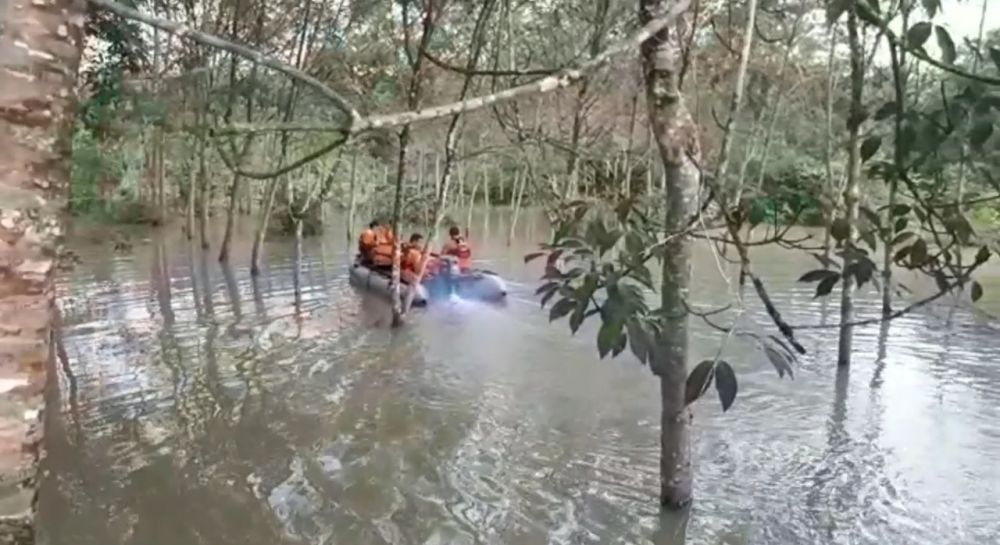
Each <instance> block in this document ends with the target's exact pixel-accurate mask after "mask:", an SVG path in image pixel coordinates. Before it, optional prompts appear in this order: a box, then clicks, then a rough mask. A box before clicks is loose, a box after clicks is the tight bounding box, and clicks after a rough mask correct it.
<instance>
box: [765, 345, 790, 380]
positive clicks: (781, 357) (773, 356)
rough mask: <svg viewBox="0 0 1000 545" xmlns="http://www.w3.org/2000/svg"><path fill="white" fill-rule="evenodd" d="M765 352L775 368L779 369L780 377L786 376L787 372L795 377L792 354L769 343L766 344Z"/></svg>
mask: <svg viewBox="0 0 1000 545" xmlns="http://www.w3.org/2000/svg"><path fill="white" fill-rule="evenodd" d="M764 354H766V355H767V359H768V360H770V361H771V365H773V366H774V369H775V370H776V371H778V378H785V373H788V376H789V377H793V375H792V358H791V356H789V355H788V354H787V353H785V352H784V351H781V350H776V349H774V348H772V347H771V346H768V345H764Z"/></svg>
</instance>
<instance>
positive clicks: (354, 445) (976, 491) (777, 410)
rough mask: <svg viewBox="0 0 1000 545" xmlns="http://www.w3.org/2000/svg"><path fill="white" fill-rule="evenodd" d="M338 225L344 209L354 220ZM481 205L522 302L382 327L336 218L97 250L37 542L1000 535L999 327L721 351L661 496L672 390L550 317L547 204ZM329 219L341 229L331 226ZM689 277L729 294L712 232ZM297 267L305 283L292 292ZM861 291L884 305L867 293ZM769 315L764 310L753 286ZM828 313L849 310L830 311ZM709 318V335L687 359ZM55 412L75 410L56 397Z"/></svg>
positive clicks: (802, 314)
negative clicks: (514, 217)
mask: <svg viewBox="0 0 1000 545" xmlns="http://www.w3.org/2000/svg"><path fill="white" fill-rule="evenodd" d="M333 224H334V225H341V224H342V222H339V221H334V222H333ZM509 230H510V229H509V226H508V224H507V216H506V215H505V214H503V213H499V212H496V211H495V212H493V213H492V217H490V215H486V216H485V217H484V216H483V215H479V216H475V217H473V222H472V226H471V229H470V235H471V238H472V240H473V242H474V243H475V245H476V248H477V254H478V256H479V257H480V258H481V259H482V261H483V263H484V266H485V267H488V268H490V269H492V270H495V271H497V272H499V273H500V274H503V275H504V276H506V277H507V278H508V279H509V280H510V287H511V297H510V299H511V300H510V301H509V303H508V304H507V305H506V306H503V307H495V306H484V305H478V304H473V303H461V304H455V305H443V306H438V307H431V308H429V309H426V310H421V311H418V312H417V313H416V314H415V315H414V316H413V317H412V319H411V320H410V324H409V325H408V326H407V327H406V328H404V329H402V330H398V331H391V330H389V329H388V328H387V324H388V309H387V308H386V305H385V303H384V302H383V301H381V300H379V299H375V298H371V297H367V296H365V295H364V294H361V293H358V292H357V291H355V290H354V289H352V288H351V287H349V285H348V282H347V275H346V272H347V264H348V258H349V254H348V251H347V247H346V246H345V245H344V243H343V242H341V241H343V239H344V237H343V234H342V233H330V234H328V235H327V236H326V237H324V238H323V239H322V240H307V241H306V243H305V246H304V248H303V250H302V253H303V255H302V259H301V263H299V264H298V265H299V266H298V271H299V274H297V275H296V274H294V273H295V270H296V263H295V262H296V260H295V259H294V257H295V254H296V250H295V248H294V243H293V242H291V241H289V242H280V243H272V244H271V245H270V246H269V249H268V251H269V253H270V255H269V256H268V261H267V267H266V269H265V271H264V272H263V274H262V275H261V276H260V277H258V278H252V277H251V276H250V275H249V274H248V268H247V267H246V266H245V264H246V263H248V255H247V254H248V252H247V247H248V246H249V237H243V239H241V240H240V241H239V244H237V247H236V248H235V249H234V253H233V262H234V265H232V266H227V267H221V266H220V265H219V264H218V263H216V261H215V259H214V253H205V252H202V251H201V249H200V248H194V247H192V246H190V245H188V244H187V243H186V241H184V240H182V239H180V238H174V237H167V238H162V237H153V238H152V239H150V240H148V241H145V242H143V243H141V244H136V250H135V252H134V254H133V255H128V256H117V255H114V254H112V253H111V252H110V251H108V250H105V249H103V248H87V247H78V251H79V253H80V254H81V255H82V256H83V257H84V264H83V265H82V266H80V267H78V268H77V270H76V271H74V272H73V273H71V274H70V275H68V276H67V277H65V278H63V279H62V280H61V284H60V294H61V303H60V304H61V308H62V312H63V322H64V329H63V331H62V332H61V334H62V336H61V337H60V338H58V339H57V345H56V346H57V353H58V355H59V362H60V363H61V364H62V365H61V366H59V370H58V373H56V374H55V375H54V378H53V380H54V381H55V382H56V383H57V388H54V389H53V390H52V394H51V395H52V396H53V397H52V399H51V404H50V407H53V408H56V409H57V410H52V411H49V412H48V414H47V426H48V428H47V429H48V432H47V435H46V442H47V447H48V458H47V459H46V461H45V469H46V474H45V475H46V476H45V479H44V482H43V487H42V494H41V515H40V516H41V528H42V531H43V534H44V535H43V536H42V540H43V542H44V543H49V544H52V545H57V544H60V545H61V544H66V545H85V544H93V545H111V544H116V543H123V544H124V543H128V544H136V545H157V544H163V545H168V544H169V545H195V544H200V543H204V544H213V545H221V544H226V543H233V544H237V543H238V544H250V545H253V544H261V545H264V544H267V545H274V544H279V543H315V544H352V545H353V544H359V545H360V544H380V543H391V544H452V543H458V544H462V543H486V544H545V543H602V544H603V543H650V542H652V543H657V544H680V543H683V542H684V540H685V538H686V539H687V543H693V544H712V545H717V544H729V545H736V544H761V543H765V544H770V543H774V544H798V543H803V544H806V543H809V544H811V543H836V544H873V545H874V544H880V545H881V544H900V545H902V544H907V545H909V544H922V543H926V544H966V543H988V542H992V541H993V540H995V539H996V536H997V535H1000V522H998V521H1000V500H998V496H997V492H996V491H997V490H1000V466H998V465H997V464H996V463H995V462H994V459H995V453H997V452H1000V385H998V383H997V378H998V374H1000V372H998V371H997V370H996V368H995V367H994V366H995V362H994V361H992V358H993V357H994V356H995V355H996V354H997V353H998V350H1000V335H997V334H996V330H995V329H991V328H990V327H989V326H988V325H984V324H982V323H980V322H979V321H976V320H974V319H973V318H972V317H970V316H969V315H968V313H967V312H965V311H964V310H961V309H960V310H959V311H958V312H956V313H955V314H954V316H953V317H952V318H951V322H952V327H951V328H950V329H945V328H944V327H943V324H944V322H945V320H946V319H947V317H948V314H949V309H947V308H941V309H938V308H932V309H930V310H929V311H927V312H926V313H922V314H919V315H914V316H910V317H906V318H904V319H900V320H898V321H896V322H893V323H892V324H891V325H890V326H887V327H881V328H880V327H878V326H875V327H871V328H861V329H859V330H858V331H857V332H856V343H857V357H856V364H855V366H854V367H853V368H852V369H851V370H850V372H849V373H848V372H846V371H840V372H838V371H837V370H836V369H835V365H834V361H835V358H834V353H833V351H834V350H835V346H836V340H835V333H834V331H833V330H811V331H806V332H803V333H808V335H803V337H802V340H803V341H804V342H805V343H806V345H807V347H808V348H809V349H810V354H809V356H808V357H807V358H805V359H804V360H803V361H802V362H801V365H800V369H799V371H798V373H797V374H796V378H795V380H794V381H788V380H785V381H779V380H778V379H777V378H776V377H775V376H774V371H773V369H772V368H770V366H769V365H768V363H767V362H766V361H765V360H764V359H763V358H762V357H760V356H758V355H757V354H756V353H755V352H754V351H752V350H751V349H750V347H749V346H746V345H741V344H740V343H738V342H733V343H730V345H729V346H728V347H727V352H728V354H727V358H728V359H730V360H731V361H733V362H734V363H736V364H737V365H738V367H739V369H738V372H739V380H740V390H741V392H740V397H739V398H738V400H737V402H736V405H735V406H734V408H733V409H732V410H731V411H730V412H729V413H728V414H727V415H725V416H723V415H721V414H720V411H719V409H718V406H717V404H716V403H714V402H711V401H709V402H703V403H699V404H698V405H697V406H696V411H695V413H696V439H697V441H696V444H697V451H698V452H697V453H696V460H697V467H698V472H697V490H696V494H697V501H696V504H695V506H694V508H693V511H692V512H691V513H690V516H688V514H679V515H678V514H661V513H660V512H659V510H658V509H657V506H656V495H657V481H658V477H657V467H658V466H657V455H658V446H657V438H658V436H657V427H656V426H657V422H658V397H657V392H658V389H657V386H656V383H655V380H654V379H653V377H652V376H651V375H650V374H649V373H648V371H647V370H645V369H644V368H642V367H640V366H639V365H637V364H636V363H635V362H634V360H632V359H631V358H630V357H622V358H619V359H618V360H611V361H603V362H601V361H598V359H597V356H596V350H595V347H594V342H593V339H594V336H593V331H592V330H590V329H588V328H589V327H590V325H587V326H585V328H584V329H587V331H584V332H583V333H581V334H580V336H579V337H576V338H574V337H571V336H570V335H569V334H568V333H567V332H566V331H565V326H564V325H559V326H550V325H549V324H548V323H547V319H546V315H545V313H543V312H539V310H538V308H537V302H536V301H535V299H534V297H533V295H532V292H533V288H534V286H535V285H536V281H535V279H536V278H537V276H538V272H539V271H538V270H536V269H535V268H534V265H535V264H532V267H531V268H525V266H524V265H523V264H522V260H521V256H523V255H524V254H525V253H527V252H529V251H531V250H532V249H533V248H534V246H533V243H534V242H535V241H537V240H539V239H541V238H544V237H546V236H547V234H548V231H547V228H546V226H545V225H544V223H543V222H542V221H541V219H540V218H537V217H532V216H530V215H528V216H524V215H522V217H521V218H520V220H519V223H518V225H517V228H516V230H515V235H514V237H513V240H512V241H511V243H510V244H508V241H507V239H508V236H509ZM332 241H337V242H332ZM769 251H771V250H766V249H762V250H760V251H758V254H757V256H758V257H757V268H758V272H759V273H761V274H762V275H763V276H764V277H765V278H767V279H768V283H769V285H770V287H771V292H772V294H773V295H774V297H775V300H776V302H777V304H778V305H779V306H780V307H781V309H782V313H783V314H784V315H785V316H786V317H787V319H788V320H789V321H790V322H791V323H793V324H794V323H819V322H821V321H822V320H828V321H830V322H834V321H835V320H836V318H835V311H834V310H833V309H831V308H828V306H827V305H825V304H824V303H822V302H818V301H814V300H813V299H812V297H811V294H810V292H809V287H808V286H801V285H796V284H795V283H794V282H793V280H794V278H795V277H796V276H797V274H798V273H800V272H801V271H802V270H805V269H806V268H808V267H810V266H811V265H812V263H811V262H810V261H811V258H808V257H802V256H797V255H793V254H786V253H779V252H777V251H773V253H772V254H768V253H767V252H769ZM695 267H696V278H697V282H696V286H695V297H696V298H697V302H698V303H699V304H705V305H711V304H713V303H720V302H723V301H726V300H727V299H728V295H727V294H726V292H727V290H728V289H729V288H727V286H726V284H725V283H724V282H723V280H722V279H721V278H720V277H719V273H718V271H717V269H716V265H715V260H714V259H713V258H712V256H711V255H710V254H709V253H707V250H706V251H702V252H699V253H697V255H696V263H695ZM296 287H298V288H299V289H296ZM859 307H860V308H861V309H862V311H864V312H871V311H873V310H876V309H877V308H878V303H877V301H875V300H874V297H873V299H872V301H869V302H862V304H860V305H859ZM754 313H755V318H757V319H758V320H759V321H760V323H765V322H764V320H763V313H762V311H761V309H759V308H757V309H754ZM827 313H829V314H830V316H827ZM718 343H719V339H718V337H717V336H716V334H715V333H713V332H712V331H711V330H708V329H706V328H702V327H700V326H698V327H695V328H694V332H693V334H692V348H693V351H694V352H695V354H694V355H693V357H695V358H698V357H702V356H712V355H714V353H715V350H716V348H717V347H718ZM59 409H61V410H59Z"/></svg>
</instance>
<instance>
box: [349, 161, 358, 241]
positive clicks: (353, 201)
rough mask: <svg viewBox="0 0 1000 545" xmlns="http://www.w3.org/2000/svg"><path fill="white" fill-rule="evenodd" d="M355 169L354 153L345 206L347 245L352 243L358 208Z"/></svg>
mask: <svg viewBox="0 0 1000 545" xmlns="http://www.w3.org/2000/svg"><path fill="white" fill-rule="evenodd" d="M357 169H358V154H357V152H354V153H352V154H351V181H350V196H349V197H348V199H349V201H348V202H349V204H348V205H347V243H348V244H350V243H351V242H353V241H354V233H353V232H352V231H353V230H354V213H355V209H356V208H357V206H358V194H357V189H358V188H357V183H356V182H357Z"/></svg>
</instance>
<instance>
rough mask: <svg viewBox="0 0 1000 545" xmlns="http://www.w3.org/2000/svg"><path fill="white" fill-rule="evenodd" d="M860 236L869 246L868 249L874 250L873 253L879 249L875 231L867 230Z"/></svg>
mask: <svg viewBox="0 0 1000 545" xmlns="http://www.w3.org/2000/svg"><path fill="white" fill-rule="evenodd" d="M858 236H860V237H861V240H863V241H864V242H865V244H867V245H868V247H869V248H871V249H872V251H873V252H874V251H875V250H876V249H877V248H878V244H877V242H876V239H875V231H874V230H868V229H866V230H864V231H862V232H861V233H859V235H858Z"/></svg>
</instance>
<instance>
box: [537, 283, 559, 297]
mask: <svg viewBox="0 0 1000 545" xmlns="http://www.w3.org/2000/svg"><path fill="white" fill-rule="evenodd" d="M558 288H559V282H546V283H544V284H542V285H541V286H539V287H538V289H537V290H535V295H541V294H543V293H548V292H550V291H552V290H555V289H558Z"/></svg>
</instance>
